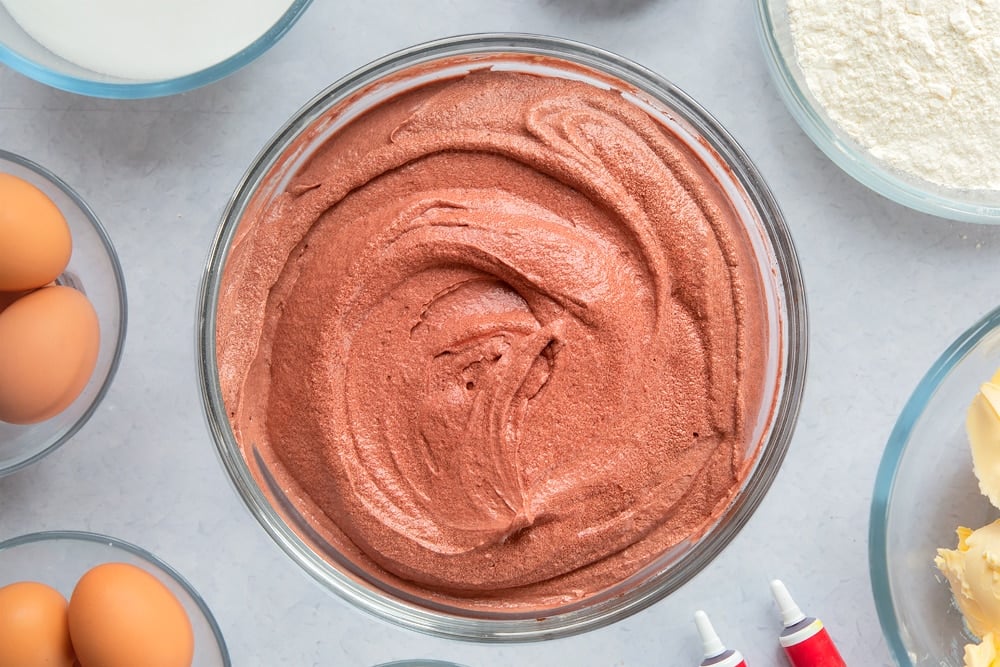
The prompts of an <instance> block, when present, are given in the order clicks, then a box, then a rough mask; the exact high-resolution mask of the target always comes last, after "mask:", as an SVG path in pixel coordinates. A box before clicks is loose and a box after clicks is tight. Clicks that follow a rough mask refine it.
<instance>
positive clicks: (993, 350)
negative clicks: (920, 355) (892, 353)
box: [869, 308, 1000, 667]
mask: <svg viewBox="0 0 1000 667" xmlns="http://www.w3.org/2000/svg"><path fill="white" fill-rule="evenodd" d="M998 369H1000V308H997V309H995V310H993V311H992V312H990V313H989V314H988V315H986V316H985V317H984V318H982V319H981V320H979V321H978V322H976V323H975V324H973V325H972V326H971V327H970V328H969V329H968V330H966V331H965V332H964V333H963V334H962V335H961V336H959V337H958V338H957V339H956V340H955V341H954V342H953V343H952V344H951V345H950V346H949V347H948V348H947V349H946V350H945V351H944V353H943V354H942V355H941V356H940V358H938V360H937V361H936V362H934V365H933V366H931V368H930V370H929V371H928V372H927V374H926V375H925V376H924V378H923V379H922V380H921V382H920V384H919V385H917V388H916V389H915V390H914V392H913V394H912V395H911V397H910V399H909V401H908V402H907V403H906V406H905V407H904V409H903V411H902V413H901V414H900V416H899V419H898V421H897V422H896V426H895V428H894V429H893V431H892V434H891V436H890V437H889V441H888V443H887V444H886V448H885V453H884V454H883V458H882V463H881V465H880V467H879V471H878V476H877V478H876V483H875V492H874V496H873V499H872V508H871V520H870V526H869V566H870V570H871V580H872V589H873V593H874V596H875V605H876V608H877V610H878V615H879V620H880V621H881V624H882V630H883V633H884V634H885V638H886V642H887V643H888V645H889V649H890V651H891V653H892V654H893V657H894V658H895V660H896V662H897V663H898V664H899V665H900V666H901V667H918V666H922V665H934V667H940V666H947V667H951V666H955V667H959V666H961V665H966V664H968V665H979V664H982V665H988V664H993V663H992V662H989V661H986V662H974V661H972V662H965V660H966V659H965V653H966V651H967V650H968V651H970V652H971V653H972V654H973V655H974V656H975V657H976V658H978V657H979V656H980V655H983V654H987V655H988V654H990V652H992V651H995V650H996V647H995V640H993V639H992V638H989V637H986V635H987V633H988V632H989V631H990V630H991V628H995V629H996V630H1000V600H998V599H997V598H996V597H995V596H994V595H993V594H992V592H991V591H990V590H988V589H990V588H992V586H991V584H989V580H991V579H992V577H993V576H994V572H996V573H1000V569H996V568H995V567H994V566H993V565H992V564H991V560H992V559H994V558H995V557H994V556H991V554H995V555H996V558H997V566H1000V524H996V523H994V522H996V521H997V520H998V519H1000V509H997V507H995V506H994V505H993V504H991V502H990V500H989V498H988V497H987V494H989V495H990V496H992V497H993V498H997V497H998V491H1000V483H998V482H1000V416H998V414H997V411H998V410H1000V385H998V384H997V383H1000V374H998ZM991 398H992V399H993V400H990V399H991ZM950 583H952V584H953V585H954V586H955V588H956V589H957V593H956V594H955V595H953V593H952V586H951V585H949V584H950ZM998 636H1000V633H998ZM983 638H985V639H983ZM981 640H982V641H981ZM967 647H968V649H967ZM973 659H974V658H973V657H972V656H970V660H973Z"/></svg>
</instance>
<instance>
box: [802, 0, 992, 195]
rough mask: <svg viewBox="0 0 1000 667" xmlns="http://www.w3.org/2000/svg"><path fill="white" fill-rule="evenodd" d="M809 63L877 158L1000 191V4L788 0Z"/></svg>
mask: <svg viewBox="0 0 1000 667" xmlns="http://www.w3.org/2000/svg"><path fill="white" fill-rule="evenodd" d="M788 16H789V20H790V23H791V29H792V35H793V38H794V42H795V47H796V51H797V54H798V60H799V64H800V66H801V68H802V71H803V72H804V73H805V75H806V81H807V83H808V86H809V89H810V91H811V92H812V94H813V96H814V97H815V98H816V99H817V100H818V101H819V102H820V103H821V104H822V106H823V107H824V109H825V110H826V112H827V114H828V115H829V116H830V118H832V119H833V120H834V121H835V122H836V123H837V124H838V125H839V126H840V127H841V128H843V129H844V130H845V131H846V132H847V133H848V134H849V135H851V137H853V138H854V139H855V141H857V142H858V143H860V144H861V145H863V146H864V147H866V148H867V149H868V150H869V152H871V154H872V155H874V156H875V157H877V158H879V159H881V160H883V161H884V162H886V163H888V164H889V165H891V166H892V167H894V168H896V169H898V170H900V171H903V172H907V173H909V174H912V175H915V176H918V177H921V178H924V179H926V180H928V181H932V182H934V183H938V184H940V185H944V186H947V187H953V188H962V189H988V190H1000V71H998V70H1000V0H788Z"/></svg>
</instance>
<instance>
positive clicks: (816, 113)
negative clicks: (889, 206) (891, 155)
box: [756, 0, 1000, 224]
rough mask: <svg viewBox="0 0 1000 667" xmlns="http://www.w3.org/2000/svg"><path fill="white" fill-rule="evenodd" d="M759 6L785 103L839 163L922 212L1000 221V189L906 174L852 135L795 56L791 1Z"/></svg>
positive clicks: (761, 0) (766, 0)
mask: <svg viewBox="0 0 1000 667" xmlns="http://www.w3.org/2000/svg"><path fill="white" fill-rule="evenodd" d="M756 8H757V30H758V33H759V37H760V42H761V46H762V47H763V51H764V57H765V59H766V60H767V64H768V68H769V69H770V70H771V75H772V78H773V79H774V82H775V85H776V86H777V88H778V92H779V93H780V94H781V97H782V99H783V100H784V102H785V106H787V107H788V110H789V112H791V114H792V117H793V118H795V121H796V122H797V123H798V124H799V125H800V126H801V127H802V130H803V131H804V132H805V133H806V135H808V136H809V138H810V139H812V141H813V143H815V144H816V146H817V147H819V149H820V150H821V151H823V152H824V153H825V154H826V156H827V157H829V158H830V159H831V160H833V162H834V163H835V164H836V165H837V166H839V167H840V168H841V169H843V170H844V171H845V172H847V174H849V175H850V176H852V177H853V178H854V179H856V180H857V181H858V182H860V183H861V184H862V185H864V186H866V187H868V188H870V189H872V190H874V191H875V192H877V193H879V194H881V195H883V196H885V197H888V198H889V199H892V200H893V201H895V202H897V203H899V204H902V205H904V206H908V207H910V208H912V209H915V210H917V211H921V212H923V213H929V214H931V215H936V216H941V217H945V218H951V219H954V220H963V221H965V222H979V223H993V224H996V223H1000V192H997V191H970V190H958V189H954V188H946V187H943V186H940V185H937V184H935V183H931V182H929V181H925V180H923V179H920V178H917V177H914V176H910V175H908V174H903V173H902V172H899V171H897V170H894V169H892V168H891V167H889V166H887V165H885V164H884V163H882V162H880V161H879V160H877V159H876V158H875V157H873V156H872V155H871V154H870V153H869V152H868V151H867V150H866V149H865V148H864V147H862V146H861V145H860V144H858V143H857V142H856V141H854V140H853V139H851V138H850V137H849V136H848V135H847V134H846V133H845V132H844V131H843V130H841V129H840V128H839V127H838V126H837V124H836V123H835V122H834V121H833V120H831V119H830V118H829V117H828V116H827V114H826V112H825V111H824V110H823V108H822V106H821V105H820V104H819V103H818V102H817V101H816V100H815V98H814V97H813V96H812V94H811V93H810V92H809V87H808V85H807V84H806V78H805V74H804V73H803V72H802V69H801V68H800V67H799V63H798V59H797V57H796V55H795V44H794V41H793V37H792V34H791V29H790V28H789V24H788V0H757V1H756Z"/></svg>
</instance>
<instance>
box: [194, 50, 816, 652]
mask: <svg viewBox="0 0 1000 667" xmlns="http://www.w3.org/2000/svg"><path fill="white" fill-rule="evenodd" d="M532 55H536V56H546V57H548V58H550V59H560V60H562V61H564V62H566V70H565V71H566V73H565V74H563V76H568V77H570V78H575V79H581V78H583V79H584V80H586V76H587V75H586V71H587V70H591V71H594V72H595V75H594V76H595V77H600V79H599V80H600V81H606V80H607V77H609V76H610V77H615V78H616V79H617V80H618V82H619V83H620V84H621V86H622V90H623V91H624V92H630V91H635V93H634V94H635V95H636V96H637V97H638V98H639V99H641V100H642V102H643V103H645V104H647V105H648V107H649V108H648V109H647V112H649V111H650V110H654V111H653V112H654V113H657V114H658V116H660V117H662V121H663V122H664V124H666V125H668V126H669V127H671V128H674V129H675V131H676V132H678V133H680V136H686V137H689V139H688V143H689V145H693V146H694V150H696V151H699V154H701V155H702V156H703V159H705V160H707V161H713V160H714V161H717V162H713V163H712V164H715V165H716V166H715V167H714V168H713V173H716V177H717V178H720V179H722V180H720V184H722V185H723V187H724V188H726V189H727V191H729V190H730V189H732V193H731V197H735V198H736V199H737V200H738V201H736V205H737V207H742V208H743V209H744V210H742V211H741V214H742V218H743V220H744V222H745V223H746V229H747V232H748V233H747V236H748V237H749V238H750V241H749V242H750V244H751V245H752V246H753V252H754V254H755V255H757V259H758V263H759V264H760V270H761V275H762V277H763V280H764V282H765V290H766V291H767V292H768V294H767V299H766V301H767V307H768V308H769V309H770V310H769V313H768V319H769V326H770V327H771V341H770V345H771V346H772V347H773V350H772V352H770V353H768V357H769V359H770V364H771V370H769V373H773V375H769V379H768V383H769V386H768V388H767V389H766V390H765V399H764V403H765V404H767V406H768V407H769V408H770V407H772V405H773V411H771V412H770V413H769V414H768V415H767V416H762V417H759V418H758V419H759V422H758V423H759V427H758V431H759V433H760V439H759V441H758V442H760V443H761V447H760V451H759V454H758V456H757V459H756V461H755V463H754V464H753V467H752V469H751V471H750V473H749V475H748V476H747V478H746V479H745V481H744V485H743V487H742V488H741V489H740V490H739V491H738V493H737V494H736V496H735V497H734V499H733V500H732V502H731V503H730V505H729V507H728V508H727V509H726V511H725V512H724V513H723V514H722V516H721V517H720V519H719V520H718V522H717V523H715V524H714V525H712V526H710V527H709V528H708V529H707V531H706V532H705V533H704V534H703V535H702V536H700V537H699V538H697V539H692V540H689V541H687V542H685V543H682V544H681V545H680V546H679V547H677V548H675V549H673V550H671V552H669V553H668V554H665V555H664V556H662V557H661V558H660V559H658V560H656V561H654V562H653V563H651V564H650V565H648V566H647V567H646V568H644V569H643V570H642V571H640V572H639V573H637V574H635V575H633V576H632V577H630V578H629V579H627V580H626V581H624V582H622V583H621V584H619V585H618V586H615V587H613V588H612V589H610V590H608V591H605V592H602V593H601V594H598V595H595V596H592V597H590V598H586V599H585V600H584V601H583V602H582V603H577V604H575V605H567V607H562V608H557V609H551V610H550V609H546V610H545V614H544V618H538V616H539V614H538V613H537V612H536V613H533V614H532V613H525V612H520V613H506V614H505V613H501V612H496V613H493V612H489V613H488V612H482V611H477V612H474V613H473V612H470V611H467V610H462V609H458V608H452V607H448V608H444V607H443V606H441V605H427V604H421V603H420V602H419V601H415V600H413V599H404V598H403V597H401V596H398V595H397V594H395V593H393V592H392V591H391V590H389V589H388V587H387V586H381V585H380V584H379V582H378V581H371V580H369V579H365V577H364V575H363V573H360V574H359V573H358V572H356V571H351V570H349V569H348V568H347V567H345V566H343V565H341V566H336V565H334V564H333V563H332V562H331V561H333V562H337V561H339V560H340V559H339V558H338V554H337V553H336V551H335V549H334V550H333V551H332V552H330V551H328V549H332V547H331V546H330V545H326V544H325V543H323V542H322V541H321V540H319V539H317V536H316V535H315V533H314V531H312V530H311V529H310V528H309V526H308V525H305V524H304V523H302V521H301V519H300V518H299V517H298V516H297V513H293V512H289V511H288V505H287V502H288V501H287V499H284V498H281V497H279V498H278V499H277V500H276V501H273V500H271V499H270V498H269V494H272V493H274V488H273V484H269V482H268V478H269V473H268V472H267V471H266V470H263V471H261V470H260V467H261V466H262V465H263V464H262V463H261V461H259V460H257V459H258V458H259V457H253V456H251V457H250V458H251V459H253V460H250V461H248V460H246V459H245V458H244V456H243V454H242V452H241V449H240V447H239V445H238V443H237V442H236V441H235V439H234V437H233V433H232V429H231V427H230V424H229V419H228V414H227V410H226V407H225V405H224V404H223V400H222V396H221V389H220V384H219V378H218V372H217V367H216V306H217V303H218V299H219V294H220V282H221V280H222V273H223V269H224V266H225V262H226V258H227V256H228V253H229V249H230V246H231V244H232V243H233V240H234V236H235V235H236V233H237V228H238V225H239V223H240V221H241V219H242V218H243V216H244V214H245V213H246V211H247V210H248V207H251V208H253V209H255V210H257V207H258V206H261V205H262V203H263V202H266V201H268V200H269V198H270V197H273V196H275V195H277V194H278V193H280V192H281V191H282V189H283V188H284V187H285V184H286V183H287V182H288V180H289V178H290V177H291V175H292V174H294V173H295V172H296V171H297V170H298V168H299V167H300V166H301V165H302V164H304V163H305V161H306V160H308V159H309V156H310V155H311V154H312V152H313V151H314V150H316V148H317V146H318V145H321V144H322V142H323V141H324V140H326V138H327V137H330V136H331V135H332V134H333V133H334V132H335V131H336V130H337V128H338V127H340V126H342V125H343V124H344V123H346V122H348V121H349V120H350V119H352V118H354V117H356V116H357V115H358V113H361V112H363V110H364V109H367V108H371V107H373V106H375V105H377V104H378V103H379V102H381V101H382V100H385V99H388V98H389V97H392V96H393V95H395V94H399V93H400V92H402V91H403V90H407V89H409V88H412V87H416V86H420V85H425V84H426V83H428V82H429V81H430V80H434V79H436V78H438V77H440V78H448V77H454V76H457V75H460V74H462V73H465V72H467V71H469V70H470V69H482V68H487V67H501V68H503V69H505V70H508V69H511V68H515V69H517V68H522V69H523V70H524V71H529V72H532V73H536V74H539V73H540V74H542V75H548V76H553V75H555V76H558V75H559V74H558V73H556V74H553V68H554V67H555V66H554V65H552V64H551V63H552V62H553V61H551V60H550V61H547V62H546V63H545V65H544V66H538V65H534V64H531V62H530V58H526V57H525V56H532ZM456 59H457V60H456ZM431 62H434V63H437V64H436V65H435V68H436V69H435V71H434V74H433V76H431V75H429V74H428V73H429V72H430V69H431V68H430V67H429V65H428V64H429V63H431ZM526 62H527V63H528V64H525V63H526ZM441 63H444V64H443V65H442V64H441ZM456 63H457V64H456ZM560 71H562V70H560ZM595 80H596V79H595ZM604 85H605V86H606V85H607V84H604ZM334 108H336V109H337V111H338V113H337V114H336V116H333V117H332V119H331V116H330V114H329V112H330V110H331V109H334ZM661 109H662V111H660V110H661ZM303 137H308V138H309V140H308V141H307V142H306V145H304V146H297V147H296V148H295V150H294V152H292V153H290V154H288V153H286V151H287V150H288V149H289V147H290V146H292V145H293V144H294V143H295V142H296V141H297V140H301V139H302V138H303ZM706 164H708V162H706ZM199 308H200V312H199V320H198V363H199V368H198V371H199V380H200V384H201V390H202V393H203V396H202V399H203V402H204V406H205V409H206V414H207V417H208V421H209V426H210V429H211V431H212V435H213V437H214V440H215V444H216V447H217V449H218V453H219V455H220V458H221V460H222V463H223V466H224V467H225V469H226V471H227V473H228V474H229V477H230V479H231V481H232V482H233V484H234V485H235V487H236V490H237V492H238V493H239V495H240V496H241V497H242V498H243V500H244V502H245V503H246V504H247V506H248V508H249V509H250V511H251V513H252V514H253V515H254V517H255V518H256V519H257V520H258V521H259V522H260V524H261V525H262V526H263V527H264V529H265V530H266V531H267V532H268V533H269V534H270V536H271V537H272V539H274V540H275V542H276V543H277V544H278V545H279V546H280V547H281V548H282V549H283V550H284V551H285V552H286V553H287V554H288V555H289V556H290V557H291V558H292V559H293V560H294V561H295V562H297V563H298V564H299V565H300V566H301V567H302V568H303V569H304V570H305V571H306V572H307V573H308V574H309V575H311V576H312V577H313V578H314V579H315V580H316V581H318V582H319V583H320V584H321V585H322V586H323V587H324V588H326V589H328V590H330V591H332V592H334V593H336V594H337V595H339V596H341V597H342V598H344V599H346V600H348V601H349V602H351V603H352V604H353V605H355V606H357V607H359V608H361V609H363V610H366V611H369V612H372V613H374V614H375V615H377V616H379V617H381V618H383V619H385V620H388V621H391V622H393V623H396V624H399V625H402V626H405V627H408V628H411V629H415V630H419V631H422V632H426V633H429V634H433V635H438V636H445V637H451V638H458V639H466V640H474V641H529V640H540V639H549V638H553V637H557V636H565V635H570V634H575V633H579V632H583V631H586V630H589V629H593V628H595V627H600V626H603V625H606V624H608V623H611V622H614V621H617V620H620V619H622V618H625V617H626V616H629V615H631V614H633V613H635V612H637V611H639V610H641V609H643V608H645V607H647V606H649V605H650V604H652V603H654V602H656V601H657V600H660V599H662V598H663V597H665V596H666V595H668V594H669V593H670V592H672V591H674V590H676V589H677V588H678V587H680V586H681V585H682V584H683V583H684V582H686V581H687V580H689V579H690V578H691V577H692V576H694V575H695V574H696V573H697V572H698V571H699V570H700V569H701V568H703V567H704V566H705V565H707V564H708V563H709V562H710V561H711V560H712V559H713V558H714V557H715V556H716V555H717V554H718V553H719V552H720V551H721V550H722V549H723V548H724V547H725V546H726V545H727V544H728V543H729V542H730V540H732V538H733V537H734V536H735V535H736V533H737V532H738V531H739V530H740V528H742V526H743V525H744V524H745V523H746V521H747V520H748V519H749V517H750V515H751V514H752V513H753V511H754V510H755V509H756V507H757V505H758V504H759V503H760V501H761V499H762V498H763V496H764V494H765V493H766V491H767V489H768V488H769V486H770V484H771V481H772V480H773V479H774V476H775V475H776V474H777V471H778V468H779V467H780V465H781V462H782V460H783V458H784V455H785V452H786V450H787V447H788V443H789V440H790V438H791V433H792V431H793V428H794V423H795V420H796V417H797V415H798V409H799V403H800V399H801V393H802V388H803V381H804V373H805V362H806V349H807V326H806V310H805V295H804V290H803V286H802V282H801V276H800V272H799V266H798V260H797V258H796V255H795V250H794V247H793V244H792V241H791V238H790V236H789V234H788V231H787V229H786V227H785V223H784V220H783V218H782V216H781V213H780V211H779V209H778V206H777V204H776V202H775V201H774V198H773V196H772V195H771V193H770V191H769V189H768V188H767V186H766V184H765V183H764V182H763V180H762V178H761V176H760V174H759V173H758V172H757V170H756V169H755V168H754V166H753V165H752V163H751V162H750V160H749V158H748V157H747V156H746V154H745V153H744V152H743V151H742V149H741V148H740V147H739V146H738V145H737V144H736V142H735V141H734V140H733V139H732V137H730V136H729V134H728V133H727V132H726V131H725V129H724V128H722V127H721V126H720V125H719V124H718V122H717V121H715V120H714V119H713V118H712V117H711V116H710V115H709V114H708V113H707V112H706V111H705V110H704V109H702V108H701V107H700V106H699V105H698V104H697V103H696V102H694V101H693V100H691V99H690V98H689V97H688V96H687V95H686V94H685V93H683V92H682V91H680V90H679V89H677V88H676V87H675V86H673V85H672V84H670V83H669V82H667V81H665V80H664V79H662V78H660V77H659V76H657V75H656V74H654V73H653V72H651V71H649V70H647V69H645V68H643V67H641V66H639V65H636V64H635V63H632V62H630V61H628V60H625V59H623V58H621V57H619V56H616V55H614V54H611V53H608V52H606V51H602V50H599V49H597V48H594V47H591V46H587V45H584V44H579V43H576V42H570V41H567V40H562V39H557V38H551V37H541V36H534V35H512V34H489V35H469V36H462V37H454V38H448V39H443V40H439V41H435V42H431V43H427V44H422V45H418V46H415V47H412V48H409V49H406V50H404V51H401V52H398V53H395V54H392V55H389V56H387V57H385V58H383V59H381V60H378V61H376V62H374V63H372V64H370V65H368V66H366V67H364V68H362V69H360V70H358V71H356V72H354V73H353V74H350V75H348V76H347V77H345V78H344V79H341V80H340V81H339V82H337V83H335V84H333V85H332V86H330V87H329V88H327V89H326V90H325V91H323V92H322V93H320V94H319V95H318V96H317V97H316V98H314V99H313V100H312V101H310V102H309V103H308V104H306V105H305V106H304V107H303V108H302V109H301V110H300V111H298V112H297V113H296V114H295V115H294V116H293V117H292V118H291V119H290V120H289V121H288V123H287V124H286V125H285V126H284V127H283V128H281V130H279V131H278V133H277V134H276V135H275V136H274V137H273V139H272V140H271V141H270V143H269V144H268V145H267V146H266V147H265V148H264V150H263V151H262V152H261V153H260V155H259V156H258V157H257V159H256V160H255V161H254V163H253V165H252V166H251V168H250V169H249V171H248V172H247V173H246V175H245V176H244V178H243V180H242V181H241V183H240V184H239V186H238V187H237V190H236V192H235V194H234V196H233V198H232V200H231V201H230V203H229V206H228V207H227V209H226V211H225V212H224V214H223V219H222V224H221V226H220V229H219V232H218V235H217V236H216V239H215V242H214V244H213V247H212V249H211V252H210V257H209V262H208V266H207V267H206V272H205V276H204V279H203V283H202V288H201V294H200V297H199ZM771 399H773V401H774V402H773V404H772V403H771V402H770V400H771Z"/></svg>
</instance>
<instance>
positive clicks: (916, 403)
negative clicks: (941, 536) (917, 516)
mask: <svg viewBox="0 0 1000 667" xmlns="http://www.w3.org/2000/svg"><path fill="white" fill-rule="evenodd" d="M997 327H1000V307H997V308H994V309H993V310H991V311H990V312H989V313H987V314H986V315H984V316H983V317H982V318H980V319H979V320H978V321H976V322H975V323H974V324H973V325H972V326H970V327H969V328H968V329H966V330H965V331H963V332H962V333H961V334H960V335H959V336H958V338H956V339H955V340H954V341H953V342H952V343H951V344H950V345H949V346H948V347H947V348H946V349H945V351H944V352H942V353H941V355H940V356H939V357H938V358H937V359H936V360H935V361H934V363H933V364H932V365H931V367H930V369H928V371H927V372H926V373H925V374H924V376H923V378H921V380H920V382H919V383H918V384H917V386H916V388H915V389H914V390H913V393H912V394H910V397H909V399H908V400H907V401H906V404H905V405H904V406H903V410H902V412H900V414H899V417H898V418H897V420H896V423H895V425H894V426H893V429H892V432H891V433H890V435H889V439H888V441H887V442H886V445H885V450H884V451H883V454H882V460H881V462H880V463H879V467H878V472H877V473H876V476H875V489H874V492H873V494H872V502H871V511H870V515H869V520H868V570H869V573H870V575H871V587H872V596H873V597H874V598H875V610H876V611H877V612H878V617H879V622H880V624H881V626H882V634H883V636H884V637H885V640H886V643H887V644H888V645H889V651H890V653H892V656H893V658H894V659H895V660H896V662H897V664H899V665H901V666H904V667H905V666H912V665H913V661H912V660H911V659H910V653H909V651H907V649H906V646H905V645H904V644H903V639H902V635H901V633H900V630H899V622H898V621H897V619H896V606H895V604H894V603H893V598H892V587H891V586H890V583H889V558H888V540H887V538H886V530H887V528H888V523H889V509H890V504H891V500H892V491H893V486H894V485H895V482H896V473H897V472H898V470H899V463H900V461H901V460H902V458H903V455H904V453H905V452H906V447H907V445H908V444H909V440H910V436H911V435H912V434H913V430H914V427H915V426H916V425H917V422H918V421H919V420H920V418H921V417H922V416H923V413H924V410H925V409H926V408H927V405H928V404H929V403H930V401H931V399H933V398H934V396H935V394H936V393H937V390H938V387H939V386H940V385H941V382H942V381H944V379H945V378H946V377H948V375H949V374H950V373H951V371H952V370H954V368H955V367H956V366H957V365H958V364H960V363H961V362H962V361H963V360H964V359H965V357H966V356H967V355H968V354H969V352H970V351H972V350H973V349H974V348H975V347H976V346H977V345H979V343H980V342H982V340H983V339H984V338H985V337H986V336H987V335H988V334H990V333H991V332H993V331H994V330H995V329H996V328H997Z"/></svg>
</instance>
